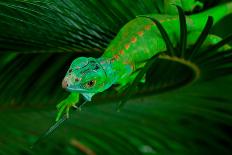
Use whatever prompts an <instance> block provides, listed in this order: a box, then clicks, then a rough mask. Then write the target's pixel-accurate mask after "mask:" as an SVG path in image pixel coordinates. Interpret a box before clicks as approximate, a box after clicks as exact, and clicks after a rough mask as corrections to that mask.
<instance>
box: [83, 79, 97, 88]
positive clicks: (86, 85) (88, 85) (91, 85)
mask: <svg viewBox="0 0 232 155" xmlns="http://www.w3.org/2000/svg"><path fill="white" fill-rule="evenodd" d="M95 83H96V80H91V81H89V82H87V83H86V84H85V87H86V88H90V87H93V86H94V85H95Z"/></svg>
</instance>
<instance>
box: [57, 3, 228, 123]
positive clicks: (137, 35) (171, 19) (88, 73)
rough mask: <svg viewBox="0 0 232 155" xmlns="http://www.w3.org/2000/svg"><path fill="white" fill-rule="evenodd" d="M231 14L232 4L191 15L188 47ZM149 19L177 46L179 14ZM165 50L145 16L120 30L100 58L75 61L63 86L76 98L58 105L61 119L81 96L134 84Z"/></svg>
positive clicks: (187, 21) (159, 36) (188, 26)
mask: <svg viewBox="0 0 232 155" xmlns="http://www.w3.org/2000/svg"><path fill="white" fill-rule="evenodd" d="M229 13H232V3H228V4H224V5H221V6H217V7H215V8H213V9H210V10H208V11H206V12H202V13H199V14H196V15H192V16H187V17H186V24H187V30H188V34H189V35H190V37H188V39H189V40H188V45H187V46H190V45H191V43H194V42H195V40H196V39H197V38H198V35H195V34H196V33H197V32H201V31H202V29H203V27H204V25H205V23H206V21H207V18H208V16H213V18H214V21H215V22H217V21H219V20H220V19H221V18H223V17H224V16H225V15H227V14H229ZM146 16H148V17H151V18H155V19H156V20H158V21H159V22H160V23H161V24H162V26H163V27H164V28H165V30H166V31H167V33H168V36H169V37H170V39H171V41H172V43H173V44H174V45H176V44H177V41H178V40H179V38H180V34H179V33H180V30H179V18H178V15H160V14H152V15H146ZM212 42H214V41H212ZM165 50H166V45H165V42H164V40H163V38H162V37H161V35H160V32H159V30H158V28H157V26H156V25H155V24H154V22H153V21H152V20H149V19H148V18H145V17H137V18H135V19H133V20H131V21H130V22H128V23H127V24H126V25H125V26H124V27H123V28H122V29H121V30H120V31H119V33H118V34H117V36H116V37H115V38H114V39H113V40H112V42H111V43H110V45H109V46H108V48H107V49H106V51H105V52H104V54H103V55H102V56H101V57H100V58H98V59H95V58H84V57H81V58H77V59H75V60H74V61H73V63H72V65H71V66H70V69H69V71H68V72H67V74H66V76H65V78H64V80H63V83H62V85H63V87H64V88H65V89H67V90H68V91H70V92H71V96H72V97H71V99H66V100H64V101H62V103H60V104H59V105H58V109H59V114H58V117H57V119H59V117H60V115H61V113H62V112H63V110H64V109H66V110H67V112H68V109H69V107H70V106H73V105H75V104H76V103H77V102H78V100H79V93H80V94H82V95H83V96H84V97H85V98H86V99H87V100H89V101H90V100H91V98H92V96H93V95H94V94H96V93H98V92H102V91H104V90H106V89H108V88H109V87H110V86H112V85H113V84H119V85H120V86H124V85H126V84H128V83H129V82H131V81H133V79H134V78H135V76H136V74H135V73H134V71H135V70H136V69H138V68H140V67H142V66H143V65H144V61H145V60H148V59H149V58H151V57H152V56H154V55H156V54H159V53H161V52H164V51H165Z"/></svg>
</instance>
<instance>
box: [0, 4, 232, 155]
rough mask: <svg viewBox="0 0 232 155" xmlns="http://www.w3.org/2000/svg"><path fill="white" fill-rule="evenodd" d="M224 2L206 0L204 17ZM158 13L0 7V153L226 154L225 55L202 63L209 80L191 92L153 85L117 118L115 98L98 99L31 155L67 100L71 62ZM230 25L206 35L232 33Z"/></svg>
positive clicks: (137, 7)
mask: <svg viewBox="0 0 232 155" xmlns="http://www.w3.org/2000/svg"><path fill="white" fill-rule="evenodd" d="M222 2H225V0H223V1H213V0H212V1H205V7H204V9H207V8H210V7H213V6H215V5H217V4H219V3H222ZM162 5H163V3H162V1H155V0H145V1H144V0H135V1H132V0H131V1H130V0H128V1H124V0H112V1H107V0H88V1H86V0H43V1H40V0H38V1H35V0H7V1H4V0H2V1H0V31H1V33H0V51H1V55H0V70H1V75H0V79H1V84H0V88H1V90H2V91H1V93H0V110H1V112H0V127H1V132H0V155H7V154H10V155H14V154H16V155H31V154H32V155H34V154H43V155H45V154H62V155H63V154H67V155H72V154H87V155H94V154H100V155H102V154H112V155H118V154H138V155H140V154H141V155H142V154H143V155H153V154H177V155H180V154H194V155H195V154H231V151H230V148H231V147H232V139H231V138H232V137H231V134H230V131H231V129H232V120H231V119H232V117H231V112H232V106H231V102H232V96H231V92H232V77H231V75H228V74H229V73H231V65H232V63H231V60H232V59H231V55H230V57H229V58H228V59H223V58H222V59H220V61H219V63H220V64H218V63H214V64H213V63H212V61H210V60H211V59H210V58H208V60H204V61H205V62H210V63H208V64H210V66H208V67H206V68H205V69H204V71H205V72H204V77H207V78H203V79H204V80H202V81H199V82H198V83H196V84H194V85H189V86H186V87H183V88H180V89H175V90H173V89H172V90H171V91H167V90H166V89H164V90H163V89H161V88H163V85H164V83H161V82H163V81H161V82H160V81H159V78H157V77H155V79H154V81H157V84H156V85H155V89H151V88H148V87H145V88H143V90H140V91H138V92H137V94H136V95H135V96H136V97H137V98H132V99H131V100H130V101H128V104H126V105H125V107H123V109H122V110H121V112H116V110H115V109H116V105H117V103H118V101H119V98H121V96H120V95H119V96H118V95H117V94H115V93H116V92H115V91H114V90H110V91H106V92H104V93H101V94H99V95H98V96H96V98H94V100H93V102H92V103H90V104H87V105H86V106H85V107H84V108H83V110H82V111H81V112H78V113H76V114H73V115H72V116H71V119H70V120H69V121H68V122H67V123H65V125H64V126H62V127H61V128H60V129H59V130H58V131H56V132H55V133H54V134H53V135H52V136H50V137H48V138H47V139H46V140H44V141H43V142H42V143H41V144H39V145H38V146H36V147H35V148H34V149H30V145H31V144H32V143H33V142H34V141H35V140H36V139H37V138H38V136H39V135H40V134H41V133H42V132H43V131H45V130H46V129H47V128H48V127H49V126H50V125H51V124H52V123H53V122H54V119H55V112H56V110H55V105H56V104H57V103H58V101H60V100H61V99H63V98H65V97H66V96H67V92H65V91H64V90H62V89H61V80H62V78H63V76H64V75H65V72H66V70H67V69H68V66H69V64H70V63H71V61H72V60H73V59H74V58H76V57H78V56H93V57H98V56H100V55H101V54H102V53H103V52H104V49H105V48H106V47H107V45H108V43H109V42H110V41H111V40H112V39H113V38H114V36H115V35H116V34H117V32H118V30H119V29H120V28H121V27H122V26H123V25H124V24H125V23H127V22H128V21H130V20H131V19H133V18H134V17H135V16H136V15H142V14H149V13H155V12H156V13H162ZM231 18H232V16H228V17H226V18H225V19H223V20H222V21H221V22H220V23H218V24H217V25H215V26H214V27H213V29H212V33H214V34H217V35H219V36H222V37H225V36H227V35H228V34H229V33H232V30H231V26H232V22H231ZM222 27H223V28H222ZM206 58H207V57H206ZM196 60H197V59H196ZM224 62H226V64H225V63H224ZM157 63H158V62H157ZM156 65H158V67H157V70H156V71H157V72H158V73H159V74H160V75H161V74H163V71H164V70H167V72H166V74H164V76H165V75H166V76H167V77H171V79H176V81H178V80H177V78H178V77H179V78H180V79H182V78H183V79H185V75H188V70H186V69H185V68H181V69H180V67H178V66H179V65H178V64H173V63H172V62H166V61H162V60H160V63H158V64H156ZM220 65H221V66H220ZM223 65H224V66H223ZM218 66H220V67H222V68H218ZM171 67H173V68H171ZM210 67H211V68H210ZM223 67H224V68H223ZM176 68H179V70H175V69H176ZM210 69H211V70H210ZM225 69H227V70H226V73H227V74H226V75H227V76H225V74H223V73H225V72H224V71H225ZM157 72H156V73H157ZM174 73H175V74H174ZM220 73H221V74H220ZM159 74H158V75H159ZM174 75H175V76H174ZM166 76H165V77H166ZM209 79H211V80H209ZM164 80H170V79H169V78H164ZM159 82H160V83H159ZM181 84H182V83H178V85H180V86H181ZM150 90H152V91H150ZM154 90H155V91H154ZM159 90H160V91H159ZM161 90H162V91H161ZM151 92H152V93H151ZM161 92H162V93H161ZM148 94H149V96H148Z"/></svg>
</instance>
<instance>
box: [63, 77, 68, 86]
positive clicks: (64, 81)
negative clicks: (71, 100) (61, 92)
mask: <svg viewBox="0 0 232 155" xmlns="http://www.w3.org/2000/svg"><path fill="white" fill-rule="evenodd" d="M67 87H68V83H67V81H66V80H65V79H64V80H63V81H62V88H67Z"/></svg>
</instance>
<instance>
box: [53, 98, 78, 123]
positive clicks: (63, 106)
mask: <svg viewBox="0 0 232 155" xmlns="http://www.w3.org/2000/svg"><path fill="white" fill-rule="evenodd" d="M78 101H79V93H71V94H70V95H69V96H68V97H67V98H66V99H64V100H63V101H61V102H60V103H59V104H57V106H56V107H57V109H58V113H57V116H56V121H58V120H59V119H60V117H61V115H62V114H63V113H64V111H66V112H65V113H66V115H67V117H69V110H70V108H71V107H74V108H76V109H78V107H77V106H76V104H77V103H78Z"/></svg>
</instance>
